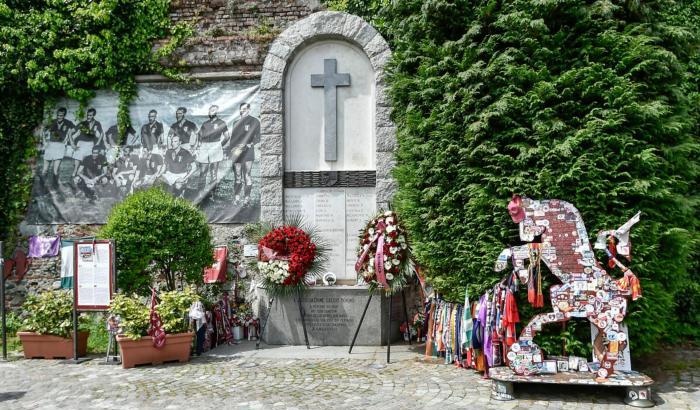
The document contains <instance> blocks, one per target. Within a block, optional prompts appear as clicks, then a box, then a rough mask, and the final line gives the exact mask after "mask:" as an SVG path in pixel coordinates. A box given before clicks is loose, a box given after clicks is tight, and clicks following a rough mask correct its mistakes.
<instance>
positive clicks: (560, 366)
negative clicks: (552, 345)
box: [557, 360, 569, 372]
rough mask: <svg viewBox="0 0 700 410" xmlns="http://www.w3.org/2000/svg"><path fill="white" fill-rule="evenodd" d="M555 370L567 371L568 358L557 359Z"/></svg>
mask: <svg viewBox="0 0 700 410" xmlns="http://www.w3.org/2000/svg"><path fill="white" fill-rule="evenodd" d="M557 371H558V372H568V371H569V361H568V360H557Z"/></svg>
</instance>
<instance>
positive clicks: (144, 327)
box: [109, 293, 151, 340]
mask: <svg viewBox="0 0 700 410" xmlns="http://www.w3.org/2000/svg"><path fill="white" fill-rule="evenodd" d="M109 312H110V313H111V314H113V315H115V316H119V327H120V329H121V333H122V334H123V335H124V336H126V337H128V338H130V339H133V340H137V339H140V338H141V336H146V334H147V332H148V325H149V323H150V317H151V312H150V309H149V308H148V306H146V302H145V298H139V297H138V296H137V295H135V294H134V295H131V296H127V295H126V294H123V293H120V294H117V295H114V297H113V298H112V303H111V304H110V306H109Z"/></svg>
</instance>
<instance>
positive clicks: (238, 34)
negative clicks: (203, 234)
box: [6, 0, 321, 309]
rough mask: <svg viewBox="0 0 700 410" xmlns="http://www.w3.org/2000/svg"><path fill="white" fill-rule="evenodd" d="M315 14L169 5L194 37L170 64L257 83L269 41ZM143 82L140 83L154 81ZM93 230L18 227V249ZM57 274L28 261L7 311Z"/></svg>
mask: <svg viewBox="0 0 700 410" xmlns="http://www.w3.org/2000/svg"><path fill="white" fill-rule="evenodd" d="M320 8H321V6H320V2H319V1H316V0H173V1H172V4H171V14H170V16H171V19H172V21H173V23H178V22H188V23H190V24H192V25H193V27H194V29H195V34H194V36H193V37H192V38H190V39H189V40H188V41H187V42H186V44H185V45H184V46H183V47H182V48H180V49H178V50H177V51H176V53H175V56H174V58H173V59H172V62H173V63H176V64H179V65H184V66H186V67H187V69H188V70H189V71H190V72H192V73H196V74H205V75H204V77H206V73H214V74H216V73H217V72H227V73H231V75H229V76H228V78H253V79H255V78H258V79H259V78H260V71H261V69H262V65H263V62H264V61H265V57H266V56H267V50H268V48H269V46H270V43H271V42H272V40H274V38H275V37H276V36H277V35H278V34H279V33H281V32H282V31H283V30H284V29H285V28H286V27H287V26H289V25H291V24H292V23H294V22H295V21H297V20H299V19H302V18H304V17H306V16H308V15H309V14H311V13H313V12H315V11H317V10H319V9H320ZM156 46H157V45H156ZM144 77H145V78H143V79H142V80H149V79H153V78H152V77H151V76H144ZM210 226H211V230H212V232H211V233H212V240H213V243H214V244H223V243H228V242H230V241H231V240H233V239H236V238H239V237H240V236H241V233H242V229H243V226H242V225H236V224H211V225H210ZM97 229H99V226H84V225H28V224H26V223H23V224H22V225H21V226H20V230H21V233H22V235H23V237H24V241H23V242H22V243H20V244H19V246H20V247H22V248H23V249H24V250H25V251H26V250H27V238H28V237H29V236H30V235H46V236H55V235H57V234H60V235H61V236H63V237H65V238H73V237H82V236H89V235H93V234H94V233H95V232H96V231H97ZM6 246H9V245H7V244H6ZM59 271H60V260H59V258H58V257H55V258H44V259H33V260H32V261H31V265H30V268H29V271H28V272H27V274H26V275H25V276H24V278H23V279H22V280H21V281H19V282H17V281H16V280H15V279H14V277H11V278H9V279H8V281H7V298H6V304H7V306H8V307H9V308H11V309H17V308H18V307H19V306H21V304H22V303H23V302H24V299H25V298H26V296H27V295H28V294H35V293H40V292H43V291H45V290H49V289H52V288H56V287H58V285H59V283H60V277H59Z"/></svg>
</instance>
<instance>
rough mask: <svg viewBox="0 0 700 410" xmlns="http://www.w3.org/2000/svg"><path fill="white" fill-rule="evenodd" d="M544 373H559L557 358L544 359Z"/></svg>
mask: <svg viewBox="0 0 700 410" xmlns="http://www.w3.org/2000/svg"><path fill="white" fill-rule="evenodd" d="M542 373H544V374H556V373H557V361H556V360H544V361H542Z"/></svg>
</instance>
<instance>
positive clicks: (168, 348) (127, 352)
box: [117, 332, 194, 369]
mask: <svg viewBox="0 0 700 410" xmlns="http://www.w3.org/2000/svg"><path fill="white" fill-rule="evenodd" d="M193 337H194V333H192V332H187V333H174V334H167V335H166V336H165V346H163V348H161V349H156V348H155V347H153V338H151V337H150V336H144V337H142V338H141V339H138V340H131V339H129V338H128V337H126V336H117V342H118V343H119V350H121V355H122V367H123V368H125V369H128V368H131V367H134V366H136V365H139V364H163V363H165V362H172V361H175V360H177V361H178V362H180V363H185V362H187V361H189V360H190V347H191V345H192V338H193Z"/></svg>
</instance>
